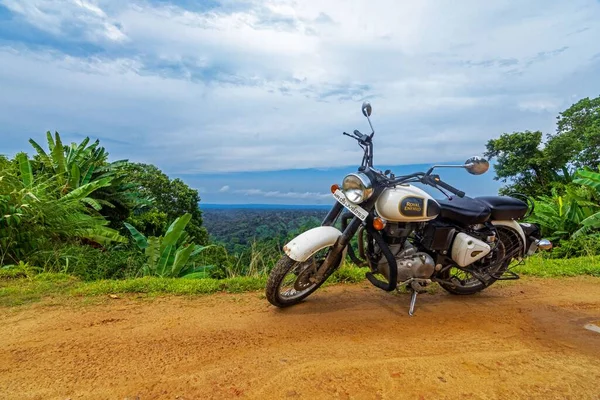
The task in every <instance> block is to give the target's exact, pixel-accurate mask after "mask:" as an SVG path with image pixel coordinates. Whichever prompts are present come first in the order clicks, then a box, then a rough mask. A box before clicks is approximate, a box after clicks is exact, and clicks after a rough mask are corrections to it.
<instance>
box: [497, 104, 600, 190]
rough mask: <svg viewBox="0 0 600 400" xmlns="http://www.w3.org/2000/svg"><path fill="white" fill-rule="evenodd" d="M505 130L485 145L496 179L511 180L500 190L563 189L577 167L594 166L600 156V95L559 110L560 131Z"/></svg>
mask: <svg viewBox="0 0 600 400" xmlns="http://www.w3.org/2000/svg"><path fill="white" fill-rule="evenodd" d="M542 139H543V134H542V132H540V131H536V132H531V131H524V132H514V133H504V134H503V135H502V136H500V137H499V138H498V139H491V140H489V141H488V143H487V145H486V149H487V151H486V152H485V155H486V157H488V158H495V159H496V163H495V165H494V169H495V172H496V177H495V179H496V180H501V181H502V182H505V183H508V185H506V186H505V187H503V188H502V189H501V190H500V192H501V193H502V194H508V193H510V192H519V193H523V194H526V195H529V196H533V197H537V196H542V195H545V196H550V195H551V193H552V189H553V188H554V189H558V190H559V192H564V190H565V188H566V185H568V184H569V183H570V182H571V181H572V179H573V174H574V171H575V170H576V169H577V168H581V167H590V168H595V167H596V166H597V165H598V163H599V159H600V97H598V98H595V99H592V100H590V99H589V98H585V99H582V100H580V101H579V102H577V103H576V104H574V105H573V106H571V107H570V108H568V109H567V110H565V111H563V112H562V113H560V115H559V116H558V123H557V131H556V133H555V134H551V135H547V138H546V139H547V140H546V143H545V145H544V144H543V143H542Z"/></svg>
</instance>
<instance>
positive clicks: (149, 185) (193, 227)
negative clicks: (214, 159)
mask: <svg viewBox="0 0 600 400" xmlns="http://www.w3.org/2000/svg"><path fill="white" fill-rule="evenodd" d="M127 169H128V172H127V176H128V178H127V179H128V180H129V182H135V183H136V184H138V190H139V192H140V194H141V195H142V196H143V197H147V198H149V199H151V200H152V206H151V207H149V208H146V209H144V210H139V211H137V212H135V213H134V214H133V215H132V216H131V217H130V219H129V222H130V223H131V225H134V226H136V227H138V229H141V231H142V233H144V234H146V235H156V234H158V233H159V232H163V231H164V228H165V226H166V221H172V220H174V219H175V218H178V217H179V216H180V215H183V214H190V215H191V219H190V222H189V224H188V225H187V227H186V232H187V233H188V234H189V235H190V236H191V237H192V240H193V241H194V242H195V243H199V244H206V243H207V242H208V232H207V231H206V229H205V228H204V227H203V226H202V212H201V211H200V208H199V207H198V204H199V202H200V196H199V195H198V191H197V190H195V189H192V188H190V187H189V186H188V185H186V184H185V182H183V181H182V180H181V179H170V178H169V177H168V176H167V175H166V174H164V173H163V172H162V171H161V170H160V169H158V168H157V167H155V166H154V165H149V164H129V165H128V167H127ZM165 215H166V218H165Z"/></svg>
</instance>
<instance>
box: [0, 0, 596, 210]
mask: <svg viewBox="0 0 600 400" xmlns="http://www.w3.org/2000/svg"><path fill="white" fill-rule="evenodd" d="M598 38H600V2H598V1H597V0H570V1H551V0H531V1H527V2H515V1H509V0H490V1H486V2H482V1H475V0H464V1H459V2H450V1H442V0H437V1H428V0H419V1H403V0H371V1H366V0H365V1H359V0H350V1H342V0H318V1H317V0H302V1H300V0H296V1H293V0H292V1H288V0H281V1H269V0H267V1H259V0H256V1H255V0H248V1H230V0H223V1H218V0H209V1H193V0H181V1H176V0H172V1H167V0H146V1H143V0H131V1H121V0H96V1H93V0H0V139H1V140H2V147H0V153H4V154H9V155H10V154H14V153H15V152H16V151H19V150H23V149H27V148H28V144H27V139H28V138H29V137H33V138H36V139H39V140H42V141H43V137H44V136H43V135H44V132H45V131H47V130H58V131H59V132H61V134H62V136H63V137H64V138H65V140H66V141H79V140H81V139H82V138H83V137H85V136H91V137H94V138H100V140H101V142H102V143H103V144H104V145H105V147H107V149H108V150H109V152H110V153H111V156H112V157H113V158H114V159H120V158H128V159H130V160H132V161H140V162H148V163H153V164H156V165H157V166H159V167H160V168H161V169H162V170H164V171H165V172H166V173H168V174H169V175H172V176H180V177H182V178H184V180H186V181H187V182H188V183H189V184H190V185H191V186H193V187H196V188H198V189H199V190H200V192H201V196H202V198H203V201H205V202H209V203H219V202H224V203H321V202H329V201H330V198H329V197H327V188H328V187H329V185H330V183H331V182H332V181H336V180H337V181H339V180H341V177H340V176H339V175H340V174H343V173H345V172H346V171H351V170H352V169H353V166H354V165H356V164H357V163H358V162H359V161H360V156H361V154H360V151H359V149H358V147H357V146H356V144H355V143H353V142H352V141H351V140H350V139H348V138H345V137H343V136H341V132H343V131H349V132H350V131H352V130H353V129H356V128H358V129H360V130H361V131H367V129H368V125H367V124H366V121H365V120H364V118H363V117H362V115H361V113H360V104H361V103H362V101H363V100H365V99H369V100H370V101H371V102H372V104H373V107H374V112H373V123H374V125H375V129H376V132H377V133H376V136H375V141H376V145H375V146H376V149H375V151H376V153H375V155H376V160H375V161H376V164H378V165H380V166H381V165H384V166H397V165H403V167H396V169H397V170H401V171H409V170H411V169H415V168H419V166H407V165H410V164H431V163H436V162H449V161H460V160H464V159H466V158H467V157H468V156H470V155H473V154H480V153H482V151H483V149H484V144H485V142H486V141H487V140H488V139H489V138H492V137H497V136H499V135H500V134H501V133H503V132H512V131H517V130H525V129H530V130H542V131H545V132H552V131H553V130H554V122H555V117H556V115H557V113H558V112H559V111H561V110H563V109H565V108H566V107H568V106H569V105H570V104H572V103H573V102H575V101H576V100H578V99H579V98H582V97H586V96H594V97H595V96H598V95H599V94H600V72H598V71H600V40H598ZM465 175H466V174H464V173H463V174H462V175H460V176H459V175H457V174H456V173H455V172H453V173H449V175H448V176H449V181H451V183H453V184H455V185H456V186H460V187H463V188H466V189H467V192H469V193H471V194H482V193H483V192H486V191H487V192H489V191H495V190H496V189H497V187H498V184H497V183H495V182H493V181H492V179H491V178H492V175H493V174H491V173H490V174H488V175H487V176H486V177H470V178H465V179H464V181H463V179H462V177H464V176H465Z"/></svg>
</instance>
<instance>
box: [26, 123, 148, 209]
mask: <svg viewBox="0 0 600 400" xmlns="http://www.w3.org/2000/svg"><path fill="white" fill-rule="evenodd" d="M46 136H47V140H48V152H46V150H44V149H43V148H42V146H41V145H40V144H39V143H37V142H36V141H35V140H33V139H29V143H31V145H32V146H33V148H34V149H35V150H36V152H37V155H36V157H35V161H36V164H35V165H36V167H38V168H36V171H41V172H42V173H45V174H46V175H49V176H53V177H55V179H56V181H57V183H58V184H59V185H60V187H61V193H62V194H63V195H67V194H69V193H70V192H72V191H76V190H78V189H79V188H81V187H86V185H89V184H91V183H94V182H96V181H103V180H104V179H106V178H110V184H109V185H101V187H100V188H98V189H97V190H94V191H93V193H91V195H90V196H88V197H86V199H85V200H84V201H85V202H86V203H87V204H88V205H89V206H90V207H92V208H93V209H95V210H96V211H99V210H100V209H101V208H103V207H106V208H109V209H113V211H110V212H108V215H113V216H114V215H121V216H122V215H124V216H125V217H126V216H127V215H129V212H130V210H134V209H137V208H142V207H145V206H147V205H149V203H150V200H149V199H145V198H142V197H141V195H140V194H139V191H138V190H137V188H136V185H135V184H133V183H127V182H126V174H127V173H126V172H125V169H124V168H123V167H124V166H125V165H126V164H127V163H128V162H127V160H119V161H113V162H108V153H107V152H106V150H105V149H104V147H100V141H99V140H96V141H95V142H93V143H92V144H90V138H89V137H86V138H85V139H83V141H82V142H81V143H79V144H77V143H71V144H70V145H68V146H66V145H64V144H63V142H62V139H61V137H60V134H59V133H58V132H55V133H54V136H53V135H52V134H51V133H50V132H46ZM105 211H106V210H105ZM105 215H107V214H106V212H105ZM109 219H110V218H109ZM116 219H117V220H120V218H118V217H116Z"/></svg>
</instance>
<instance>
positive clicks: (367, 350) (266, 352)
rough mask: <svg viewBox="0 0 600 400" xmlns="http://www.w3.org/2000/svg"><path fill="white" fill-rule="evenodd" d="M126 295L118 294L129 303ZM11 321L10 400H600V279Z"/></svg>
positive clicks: (360, 288) (349, 290) (46, 309)
mask: <svg viewBox="0 0 600 400" xmlns="http://www.w3.org/2000/svg"><path fill="white" fill-rule="evenodd" d="M114 297H117V296H114ZM408 301H409V296H408V295H407V294H397V295H396V294H389V293H385V292H382V291H380V290H378V289H376V288H374V287H372V286H370V285H368V284H358V285H339V286H333V287H329V288H325V289H321V290H319V291H318V292H317V293H315V294H314V295H313V296H311V297H310V298H309V299H308V300H307V301H305V302H304V303H302V304H299V305H297V306H294V307H291V308H288V309H284V310H280V309H276V308H274V307H272V306H270V305H269V304H268V303H267V301H266V300H265V299H264V296H262V294H261V293H247V294H242V295H232V294H217V295H211V296H203V297H193V298H182V297H160V298H153V299H148V298H137V297H131V296H130V297H122V296H119V297H118V298H116V299H113V298H111V297H109V296H106V298H103V299H102V301H101V302H100V304H89V301H88V302H87V303H86V302H85V300H81V299H79V300H77V301H71V302H68V303H67V304H65V302H64V301H60V302H58V301H54V302H53V301H48V300H46V301H45V302H43V303H38V304H34V305H30V306H21V307H16V308H2V309H0V360H1V361H0V398H2V399H63V400H64V399H84V398H85V399H213V398H214V399H223V398H258V399H270V398H276V399H285V398H290V399H296V398H298V399H300V398H304V399H316V398H326V399H331V398H340V399H397V398H410V399H444V398H453V399H454V398H461V399H463V398H464V399H491V398H502V399H534V398H540V399H600V334H599V333H597V332H593V331H590V330H588V329H585V328H584V326H585V325H587V324H590V323H598V321H600V279H598V278H583V277H581V278H570V279H526V280H522V281H518V282H510V283H503V284H499V285H495V286H493V287H491V288H490V289H488V290H487V291H486V292H484V293H481V294H478V295H475V296H463V297H459V296H452V295H449V294H446V293H444V292H443V291H442V290H438V291H436V293H434V294H423V295H420V296H419V300H418V301H417V309H416V313H415V316H414V317H409V316H408V315H407V308H408Z"/></svg>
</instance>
